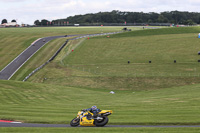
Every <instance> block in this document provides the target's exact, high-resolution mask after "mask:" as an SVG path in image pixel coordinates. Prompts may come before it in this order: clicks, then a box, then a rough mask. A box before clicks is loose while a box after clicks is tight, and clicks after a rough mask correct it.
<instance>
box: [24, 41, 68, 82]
mask: <svg viewBox="0 0 200 133" xmlns="http://www.w3.org/2000/svg"><path fill="white" fill-rule="evenodd" d="M67 43H68V40H67V41H66V42H65V43H64V44H63V45H62V46H61V47H60V48H59V49H58V51H57V52H56V53H55V54H54V55H53V56H52V57H51V58H50V59H49V60H48V61H47V62H45V63H44V64H42V65H41V66H39V67H38V68H36V69H35V70H33V71H32V72H31V73H30V74H29V75H28V76H26V77H25V79H24V80H23V82H24V81H26V80H27V79H29V78H30V77H31V76H32V75H33V74H34V73H36V72H37V71H38V70H40V69H42V68H43V67H44V66H45V65H47V64H48V63H49V62H51V61H52V60H54V58H55V57H56V56H57V55H58V53H59V52H60V51H61V50H62V49H63V48H64V47H65V46H66V45H67Z"/></svg>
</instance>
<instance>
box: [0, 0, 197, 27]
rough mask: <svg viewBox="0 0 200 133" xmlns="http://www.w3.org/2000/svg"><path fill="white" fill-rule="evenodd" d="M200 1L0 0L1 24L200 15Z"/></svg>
mask: <svg viewBox="0 0 200 133" xmlns="http://www.w3.org/2000/svg"><path fill="white" fill-rule="evenodd" d="M199 7H200V0H0V22H1V21H2V19H7V20H8V22H10V21H11V20H13V19H17V22H18V24H22V23H25V24H33V23H34V21H35V20H37V19H38V20H41V19H47V20H54V19H60V18H67V17H69V16H73V15H79V14H86V13H97V12H100V11H101V12H104V11H112V10H120V11H131V12H157V13H159V12H163V11H174V10H178V11H189V12H200V9H199Z"/></svg>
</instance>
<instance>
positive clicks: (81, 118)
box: [70, 110, 113, 127]
mask: <svg viewBox="0 0 200 133" xmlns="http://www.w3.org/2000/svg"><path fill="white" fill-rule="evenodd" d="M112 113H113V112H112V110H102V111H101V112H99V113H98V114H97V116H96V117H94V116H93V113H91V112H90V111H87V110H81V111H79V112H78V114H77V117H76V118H74V119H73V120H72V121H71V122H70V125H71V126H72V127H76V126H79V125H81V126H97V127H103V126H105V125H106V124H107V123H108V117H107V116H109V115H111V114H112Z"/></svg>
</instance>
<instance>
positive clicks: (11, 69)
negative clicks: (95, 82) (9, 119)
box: [0, 32, 121, 80]
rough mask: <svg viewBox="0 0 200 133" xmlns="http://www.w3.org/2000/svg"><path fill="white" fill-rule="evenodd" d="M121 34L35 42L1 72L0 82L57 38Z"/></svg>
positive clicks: (8, 77)
mask: <svg viewBox="0 0 200 133" xmlns="http://www.w3.org/2000/svg"><path fill="white" fill-rule="evenodd" d="M116 33H121V32H111V33H100V34H86V35H84V34H82V35H81V34H79V35H65V36H51V37H44V38H40V39H38V40H36V41H35V42H33V43H32V44H31V45H30V46H29V47H28V48H27V49H25V50H24V51H23V52H22V53H21V54H20V55H18V56H17V57H16V58H15V59H14V60H13V61H11V62H10V63H9V64H8V65H7V66H6V67H5V68H4V69H2V70H1V71H0V80H1V79H2V80H9V79H10V78H11V77H12V76H13V75H14V74H15V73H16V72H17V71H18V70H19V69H20V68H21V67H22V66H23V65H24V64H25V63H26V62H27V61H28V60H29V59H30V58H31V57H32V56H33V55H34V54H35V53H36V52H37V51H38V50H39V49H40V48H42V47H43V46H44V45H45V44H46V43H48V42H49V41H51V40H53V39H56V38H64V37H75V36H78V37H75V38H72V39H69V40H76V39H80V38H85V37H91V36H101V35H110V34H116Z"/></svg>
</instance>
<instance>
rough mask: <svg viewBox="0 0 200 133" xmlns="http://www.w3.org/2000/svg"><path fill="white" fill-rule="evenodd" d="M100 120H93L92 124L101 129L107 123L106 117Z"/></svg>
mask: <svg viewBox="0 0 200 133" xmlns="http://www.w3.org/2000/svg"><path fill="white" fill-rule="evenodd" d="M102 118H103V119H102V120H100V121H99V120H94V124H95V126H97V127H103V126H105V125H106V124H107V123H108V117H107V116H102Z"/></svg>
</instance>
